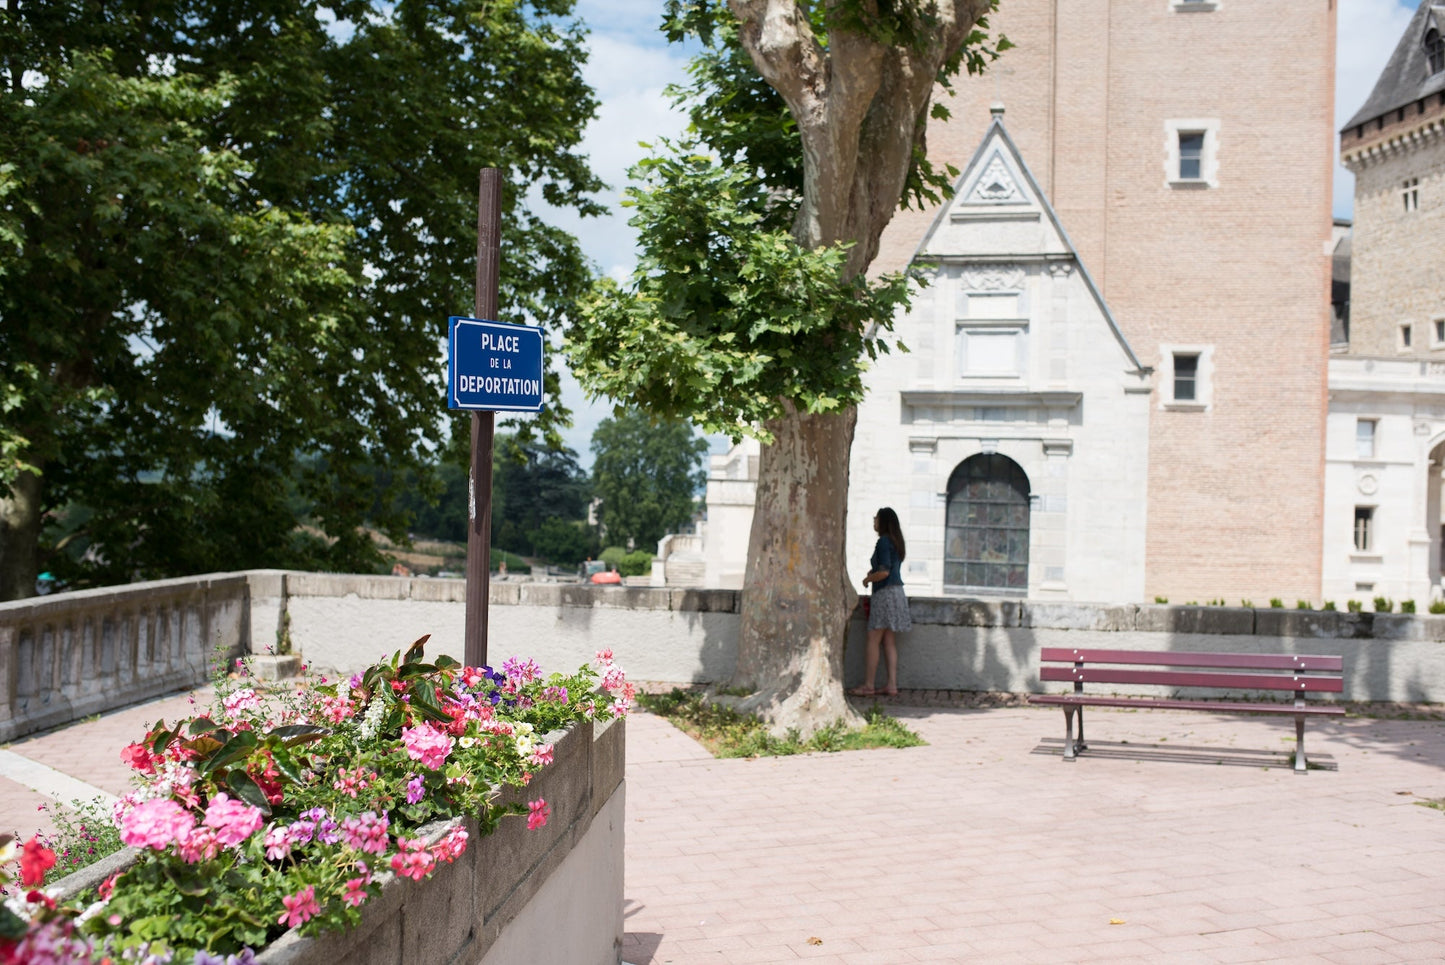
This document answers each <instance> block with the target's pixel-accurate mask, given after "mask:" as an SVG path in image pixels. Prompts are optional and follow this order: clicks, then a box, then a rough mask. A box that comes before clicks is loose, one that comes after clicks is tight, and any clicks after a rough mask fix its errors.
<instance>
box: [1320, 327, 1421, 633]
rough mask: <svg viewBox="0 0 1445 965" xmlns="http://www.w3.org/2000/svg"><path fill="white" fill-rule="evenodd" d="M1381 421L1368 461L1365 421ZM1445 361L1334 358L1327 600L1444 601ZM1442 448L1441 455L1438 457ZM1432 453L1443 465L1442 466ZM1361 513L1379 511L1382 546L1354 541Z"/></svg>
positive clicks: (1376, 535) (1375, 539)
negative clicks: (1362, 449) (1360, 436)
mask: <svg viewBox="0 0 1445 965" xmlns="http://www.w3.org/2000/svg"><path fill="white" fill-rule="evenodd" d="M1361 419H1368V420H1373V421H1374V422H1375V454H1374V457H1373V458H1361V457H1360V455H1359V454H1358V452H1357V446H1356V426H1357V423H1358V422H1359V420H1361ZM1442 444H1445V363H1442V362H1433V361H1428V360H1423V359H1418V358H1368V357H1360V356H1341V357H1336V358H1334V359H1331V361H1330V410H1329V420H1328V427H1327V437H1326V443H1325V531H1324V559H1323V561H1322V562H1323V566H1322V572H1323V573H1324V586H1323V593H1324V598H1325V599H1328V600H1333V601H1334V602H1335V604H1336V605H1337V606H1339V607H1340V608H1341V609H1343V608H1344V606H1345V602H1346V601H1347V600H1351V599H1354V600H1359V601H1361V603H1362V604H1364V605H1365V607H1366V609H1369V608H1370V607H1371V606H1372V600H1373V598H1374V597H1377V596H1384V597H1389V598H1390V599H1391V600H1393V601H1395V602H1397V603H1398V602H1399V601H1401V600H1414V601H1415V603H1416V605H1417V606H1418V607H1419V608H1420V609H1424V607H1425V605H1426V604H1428V603H1429V601H1430V600H1432V599H1434V598H1437V597H1438V596H1439V595H1440V591H1439V586H1440V552H1441V550H1440V523H1441V520H1440V506H1441V500H1440V486H1441V480H1440V459H1441V456H1442V453H1445V447H1442ZM1437 450H1438V451H1437ZM1432 454H1434V456H1435V461H1434V464H1433V468H1432V459H1431V457H1432ZM1357 506H1362V507H1370V508H1372V509H1373V511H1374V513H1373V519H1372V530H1373V531H1372V533H1371V536H1372V544H1373V545H1372V547H1371V548H1370V549H1369V550H1367V551H1363V552H1362V551H1360V550H1358V549H1357V548H1356V547H1355V543H1354V519H1355V508H1356V507H1357Z"/></svg>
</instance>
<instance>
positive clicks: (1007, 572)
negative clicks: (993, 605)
mask: <svg viewBox="0 0 1445 965" xmlns="http://www.w3.org/2000/svg"><path fill="white" fill-rule="evenodd" d="M943 582H944V585H945V586H948V587H950V588H955V589H966V588H978V589H992V590H1015V591H1017V592H1018V593H1019V594H1020V595H1022V594H1024V593H1027V592H1028V587H1029V479H1028V476H1026V475H1025V474H1024V471H1023V470H1022V469H1020V468H1019V465H1018V463H1016V462H1014V461H1013V460H1012V459H1010V458H1008V457H1007V456H1000V455H997V454H994V453H988V454H983V455H977V456H972V457H970V458H969V459H966V460H964V461H963V462H962V463H961V464H960V465H959V467H958V468H957V469H955V470H954V471H953V475H952V476H950V477H949V479H948V513H947V520H946V523H945V530H944V547H943Z"/></svg>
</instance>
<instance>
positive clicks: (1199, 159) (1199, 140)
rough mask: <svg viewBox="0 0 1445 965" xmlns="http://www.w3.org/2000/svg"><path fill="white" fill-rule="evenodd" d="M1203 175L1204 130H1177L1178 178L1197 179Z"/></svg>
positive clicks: (1185, 179)
mask: <svg viewBox="0 0 1445 965" xmlns="http://www.w3.org/2000/svg"><path fill="white" fill-rule="evenodd" d="M1202 177H1204V132H1203V131H1180V132H1179V180H1181V181H1198V180H1199V179H1200V178H1202Z"/></svg>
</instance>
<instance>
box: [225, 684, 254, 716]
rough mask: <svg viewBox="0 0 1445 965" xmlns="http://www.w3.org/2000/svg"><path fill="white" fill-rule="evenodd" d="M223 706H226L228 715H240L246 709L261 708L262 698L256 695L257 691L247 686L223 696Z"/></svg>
mask: <svg viewBox="0 0 1445 965" xmlns="http://www.w3.org/2000/svg"><path fill="white" fill-rule="evenodd" d="M221 706H223V707H225V708H226V716H227V717H239V716H240V715H241V714H242V712H244V711H247V710H260V709H261V698H260V697H257V696H256V691H254V690H252V689H251V688H250V687H246V688H244V689H242V690H237V691H235V692H234V693H229V694H227V695H226V696H225V697H224V698H222V700H221Z"/></svg>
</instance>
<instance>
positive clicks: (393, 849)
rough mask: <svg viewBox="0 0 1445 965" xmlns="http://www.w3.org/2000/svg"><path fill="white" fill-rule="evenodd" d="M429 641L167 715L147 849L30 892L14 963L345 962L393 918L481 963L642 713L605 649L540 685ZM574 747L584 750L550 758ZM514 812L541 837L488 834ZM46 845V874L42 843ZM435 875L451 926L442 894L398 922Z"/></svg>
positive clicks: (156, 748) (575, 837) (149, 780)
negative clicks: (591, 664) (175, 718)
mask: <svg viewBox="0 0 1445 965" xmlns="http://www.w3.org/2000/svg"><path fill="white" fill-rule="evenodd" d="M424 639H425V638H424ZM422 642H423V641H418V643H417V644H416V645H414V646H413V647H412V648H411V650H409V651H408V652H407V654H406V656H405V658H403V657H402V656H401V655H400V654H397V655H396V656H394V657H393V658H392V660H391V661H390V662H388V663H383V664H379V665H377V666H374V667H371V668H369V669H368V670H367V671H366V672H365V673H364V674H358V675H356V676H354V677H352V678H350V679H349V680H345V681H340V682H336V683H331V682H326V681H324V680H322V681H315V682H307V683H305V684H303V685H301V686H299V687H298V688H297V689H296V691H295V692H294V693H292V694H290V695H289V696H288V699H287V700H285V701H284V702H282V703H281V704H280V705H279V706H278V705H276V704H274V703H270V702H264V701H262V699H261V698H260V697H259V695H257V694H256V693H255V692H254V691H253V690H251V689H250V688H246V687H231V688H227V687H222V688H221V689H220V690H219V691H218V694H217V704H218V706H217V709H216V712H215V713H213V714H211V715H206V716H200V717H196V718H193V719H191V720H189V721H182V722H180V723H178V724H176V725H173V726H168V725H166V724H165V723H164V722H161V723H158V724H157V725H156V726H155V727H154V728H152V729H151V731H150V732H149V733H148V734H147V735H146V737H145V739H144V740H142V741H140V742H137V743H136V744H132V745H130V746H129V747H128V748H126V751H125V756H126V759H127V760H128V761H129V762H130V763H131V765H132V766H133V767H134V768H136V769H137V771H138V772H140V773H141V774H142V775H144V778H145V780H144V781H143V783H141V785H140V786H139V787H138V788H137V790H136V791H134V792H132V793H131V794H129V795H126V796H125V797H124V798H123V799H122V800H121V802H120V803H119V804H118V805H117V809H116V818H117V823H118V825H119V827H120V831H121V837H122V839H123V840H125V841H126V843H128V844H130V845H131V846H132V847H134V848H135V849H137V860H136V861H135V863H134V864H132V865H131V866H130V867H128V868H127V869H125V870H123V871H121V872H118V873H115V874H112V875H110V877H108V878H106V879H105V880H104V881H103V882H102V883H101V884H100V886H99V887H98V888H97V889H96V891H95V892H94V893H93V894H89V895H85V896H82V897H80V898H79V899H78V900H71V901H58V900H57V899H56V898H55V897H54V896H52V895H49V894H45V893H42V892H39V891H36V890H33V889H32V890H31V891H29V892H28V893H27V895H26V896H25V898H24V899H20V900H12V901H11V903H10V907H9V909H8V910H7V911H5V912H0V962H10V961H25V962H30V961H100V960H103V959H104V958H105V957H106V956H109V957H111V958H112V959H120V960H138V961H155V962H163V961H174V962H178V963H184V962H189V961H195V962H197V963H205V965H212V963H217V962H232V963H237V962H243V961H251V960H253V959H254V957H255V956H254V950H256V949H260V948H263V947H265V946H268V945H273V944H274V947H273V948H272V949H271V950H270V951H268V952H266V953H264V954H263V955H262V956H261V959H262V960H271V961H287V962H299V961H306V960H315V961H321V960H322V958H325V959H327V960H328V961H333V962H334V961H336V960H338V956H337V954H336V952H335V945H336V943H337V942H346V941H347V940H348V939H351V940H352V943H353V944H354V943H355V941H356V936H358V935H360V936H361V937H362V940H365V942H366V944H367V948H368V956H367V957H368V958H371V957H372V955H371V953H372V952H375V953H377V957H376V958H375V960H387V959H385V958H384V957H381V956H380V951H381V950H382V949H383V948H384V946H386V945H387V942H386V941H384V940H382V937H381V936H380V935H378V931H379V930H385V929H387V928H392V929H393V930H394V931H396V932H397V936H398V937H397V941H396V942H395V943H394V944H395V945H396V949H397V951H398V953H404V952H405V951H406V949H407V945H406V943H407V942H408V941H410V942H411V944H412V946H416V943H417V942H418V941H421V942H423V944H425V939H426V938H427V932H428V930H429V928H430V929H431V930H434V931H435V930H440V932H446V931H447V930H448V929H450V930H451V931H454V932H455V931H458V930H460V931H459V934H458V935H454V936H452V937H451V938H449V939H448V938H446V936H445V935H442V934H437V935H436V936H434V937H436V938H437V939H438V940H439V941H443V940H445V941H449V942H450V943H451V944H452V945H453V946H457V947H465V946H470V947H471V948H472V949H473V951H474V952H475V953H476V954H475V955H469V956H468V957H470V958H473V959H474V960H481V956H482V955H484V954H485V949H486V948H487V947H489V946H490V945H491V944H492V943H493V942H494V941H495V940H496V939H497V937H498V935H499V934H500V927H501V924H502V923H504V922H505V921H507V920H509V919H510V918H511V917H512V916H514V915H515V914H517V913H518V911H520V910H521V909H520V906H519V904H518V902H517V901H516V900H515V897H516V896H517V895H518V894H522V893H525V892H527V891H528V888H530V890H531V892H533V893H535V892H536V891H537V890H538V889H539V888H542V887H544V886H546V885H547V883H546V882H545V880H544V879H545V878H546V875H545V874H542V875H541V876H540V877H538V876H537V875H536V872H538V871H539V870H541V871H550V870H552V869H551V867H548V865H549V864H550V865H552V866H555V865H558V864H561V863H562V862H564V861H565V860H566V853H567V852H568V850H569V847H563V848H560V849H559V848H558V847H557V845H558V844H559V843H565V844H567V845H569V846H570V845H575V844H576V843H577V842H578V841H580V840H581V839H582V838H584V837H585V836H586V834H587V832H588V829H589V827H590V826H591V824H592V823H593V819H594V817H595V816H597V815H598V814H600V813H602V812H603V810H604V809H607V808H614V809H617V810H620V807H621V796H620V791H619V792H617V794H615V795H614V794H613V789H614V788H617V787H618V785H619V784H620V781H621V757H620V748H621V740H622V738H621V729H620V728H616V731H617V733H616V734H615V735H613V736H612V737H611V738H607V741H606V742H604V741H597V742H595V743H597V744H599V745H601V744H604V743H605V745H606V746H603V747H601V748H600V749H599V748H596V747H594V740H593V736H594V734H593V731H594V722H605V721H609V720H611V719H613V718H615V717H618V716H620V715H622V714H625V713H626V710H627V707H628V704H629V702H630V700H631V696H632V688H631V685H630V684H628V683H627V681H626V679H625V676H624V675H623V674H622V672H621V670H620V669H619V668H617V667H616V666H615V665H614V664H612V662H611V654H610V652H606V651H604V652H603V653H602V654H599V659H598V663H597V667H596V669H592V668H582V670H580V671H579V672H578V673H577V674H574V675H572V676H570V677H563V676H561V675H560V674H553V675H552V676H551V677H548V678H546V679H543V678H542V676H541V674H540V672H539V671H538V669H537V668H536V666H535V664H533V663H532V662H531V661H519V660H509V661H507V662H506V663H505V664H503V666H502V669H501V671H500V672H494V671H492V670H490V669H489V668H465V667H462V666H460V665H459V664H457V663H456V662H455V661H452V660H449V659H448V658H445V657H442V658H439V659H438V660H436V661H435V662H431V663H428V662H426V661H425V659H424V657H423V656H422V653H421V644H422ZM599 683H600V686H601V689H599ZM601 727H605V725H604V724H599V728H601ZM559 732H560V733H559ZM604 736H605V734H604ZM559 756H563V757H566V758H567V759H568V764H567V765H566V766H564V767H561V768H557V769H556V770H555V771H553V770H552V769H551V768H549V767H548V765H551V764H552V762H553V760H554V759H556V758H558V757H559ZM599 769H600V770H602V771H605V772H606V773H605V774H604V775H603V777H604V779H603V780H600V781H599V780H598V779H597V778H598V773H599ZM534 778H535V780H534ZM614 797H615V798H616V801H615V803H614V801H613V798H614ZM512 815H515V816H518V817H523V818H525V823H526V826H527V828H528V832H523V831H521V829H520V822H518V823H517V827H516V830H515V831H512V830H511V829H509V833H508V834H507V835H503V836H501V837H498V838H496V839H495V841H496V842H497V844H496V845H494V846H491V847H489V845H492V844H493V840H494V839H492V838H489V837H487V836H488V835H490V834H491V833H492V832H493V831H494V830H496V829H497V827H498V825H499V824H500V823H501V822H502V821H503V820H504V819H505V818H507V817H508V816H512ZM559 819H564V820H559ZM614 819H615V822H616V824H617V829H618V834H619V835H620V813H618V814H616V815H613V814H612V813H611V812H609V814H608V820H609V821H612V820H614ZM549 828H550V830H549ZM519 839H530V840H525V841H524V842H523V843H521V844H519V843H518V840H519ZM478 840H480V841H481V843H482V847H481V848H479V849H478V848H475V847H474V848H473V849H471V853H470V854H468V852H469V844H471V845H475V844H476V843H477V841H478ZM619 840H620V838H619ZM27 848H28V849H29V850H27V851H26V855H27V858H26V860H27V861H28V862H29V863H28V864H26V865H24V866H23V867H22V871H23V873H24V875H25V883H26V884H30V883H31V879H32V878H33V874H31V872H32V871H33V869H34V868H35V867H36V862H37V861H42V860H43V856H41V855H40V854H39V851H37V849H36V848H33V847H30V846H27ZM39 850H40V851H43V849H39ZM553 852H556V854H553ZM509 856H513V857H515V858H517V859H518V860H517V861H514V862H513V865H518V866H516V867H510V868H509V867H508V862H507V858H508V857H509ZM618 860H619V862H620V858H619V859H618ZM509 871H510V872H517V873H512V874H509V873H508V872H509ZM618 873H619V875H620V863H619V865H618ZM433 876H436V877H437V878H438V879H440V880H442V881H443V882H449V883H450V886H451V887H450V888H449V890H447V895H448V896H449V897H448V898H447V899H446V901H447V902H448V904H447V905H445V906H444V907H447V908H449V909H450V911H449V913H447V914H444V915H442V916H441V917H440V918H438V916H437V915H436V914H430V915H428V914H426V909H428V908H431V907H432V906H433V905H434V904H435V902H433V901H432V900H431V899H428V900H427V901H424V902H413V904H414V905H415V907H417V908H420V909H423V914H422V916H421V917H420V918H418V917H417V915H413V916H412V917H411V920H410V926H408V924H407V922H408V919H407V918H406V917H405V916H404V915H399V914H397V912H398V911H399V910H400V909H401V908H402V907H403V906H404V905H406V904H407V903H408V895H410V894H412V892H411V891H409V890H408V888H407V887H405V886H406V885H408V882H406V881H405V880H404V879H414V880H421V879H429V878H432V877H433ZM529 876H530V877H534V878H536V879H537V880H535V881H534V882H533V883H532V884H531V885H528V886H526V887H520V886H519V881H525V880H526V879H528V878H529ZM493 877H495V878H496V879H497V880H496V882H493V881H492V879H493ZM503 879H505V880H503ZM459 884H460V885H461V886H462V887H460V888H458V887H456V886H457V885H459ZM499 889H500V890H501V898H502V900H500V901H496V900H492V898H491V897H489V892H490V891H496V890H499ZM468 901H470V902H471V904H470V906H469V907H459V906H457V903H459V902H460V903H465V902H468ZM17 905H18V906H19V907H16V906H17ZM7 916H8V917H7ZM428 921H430V922H432V924H431V925H430V926H429V925H428ZM283 935H284V936H285V938H284V939H283V938H282V936H283ZM318 935H324V936H325V937H324V938H323V939H320V942H321V944H318V941H317V940H316V939H315V938H314V936H318ZM368 936H369V937H368ZM606 938H607V940H608V942H609V943H610V941H611V939H612V936H611V935H608V936H606ZM278 939H280V941H278ZM308 939H311V941H310V942H309V943H308V941H307V940H308ZM458 943H460V944H458ZM308 948H309V949H310V951H309V952H308V951H307V949H308ZM436 950H437V951H440V946H438V947H437V949H436ZM453 951H455V949H454V950H453ZM41 955H45V956H49V957H40V956H41ZM451 956H452V953H451V952H449V953H447V954H444V955H442V957H441V958H440V959H439V960H447V959H449V958H451ZM348 960H350V959H348ZM393 960H398V961H402V960H405V961H429V960H434V959H433V958H432V957H431V956H426V957H415V956H414V955H407V956H405V957H402V958H396V959H393Z"/></svg>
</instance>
